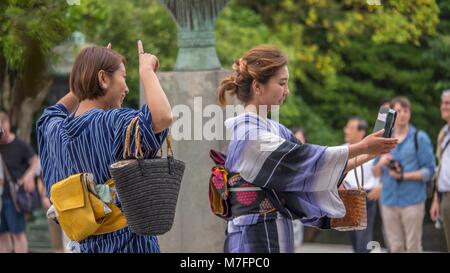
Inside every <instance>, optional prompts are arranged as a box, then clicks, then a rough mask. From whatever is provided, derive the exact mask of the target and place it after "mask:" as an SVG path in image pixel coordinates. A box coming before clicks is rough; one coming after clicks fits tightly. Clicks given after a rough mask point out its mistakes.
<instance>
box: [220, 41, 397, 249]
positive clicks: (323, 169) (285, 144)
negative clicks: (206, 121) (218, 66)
mask: <svg viewBox="0 0 450 273" xmlns="http://www.w3.org/2000/svg"><path fill="white" fill-rule="evenodd" d="M287 62H288V61H287V57H286V56H285V55H284V54H283V53H282V52H280V51H279V50H278V49H277V48H275V47H272V46H258V47H256V48H253V49H251V50H250V51H248V52H247V53H245V55H244V56H243V57H242V58H241V59H239V60H237V61H236V62H235V63H234V64H233V72H232V74H231V75H230V76H229V77H227V78H225V79H224V80H223V81H222V82H221V84H220V88H219V100H220V103H221V104H222V105H223V106H225V105H226V104H227V100H226V95H227V93H228V94H229V95H235V96H236V97H237V98H238V99H239V100H240V101H241V102H242V103H243V104H244V106H245V112H244V113H243V114H241V115H239V116H237V117H234V118H231V119H228V120H226V121H225V126H226V127H227V128H228V129H229V130H231V132H232V134H231V135H232V139H231V141H230V144H229V146H228V155H227V159H226V163H225V168H226V169H227V171H228V174H229V175H228V177H229V179H228V181H227V183H228V186H229V188H230V193H231V194H230V204H231V215H232V218H231V220H229V221H228V227H227V236H226V241H225V248H224V250H225V252H247V253H248V252H269V253H270V252H272V253H275V252H293V251H294V239H293V229H292V219H300V220H301V221H302V222H303V224H305V225H310V226H315V227H318V228H322V229H327V228H330V218H340V217H343V216H344V215H345V207H344V205H343V203H342V201H341V199H340V198H339V195H338V184H339V183H340V182H341V181H342V178H343V177H344V175H345V174H346V173H347V172H348V171H349V170H351V169H353V168H354V167H356V166H358V165H361V164H362V163H364V162H367V161H368V160H370V159H372V158H374V157H375V156H376V155H379V154H383V153H387V152H389V151H390V150H391V149H393V148H394V147H395V145H396V144H397V140H396V139H388V138H382V137H381V136H382V134H383V131H379V132H376V133H374V134H372V135H369V136H367V137H366V138H365V139H363V140H362V141H361V142H359V143H357V144H354V145H350V146H338V147H325V146H318V145H312V144H302V143H301V142H299V141H298V140H297V139H296V138H295V137H294V135H293V134H292V132H291V131H290V130H289V129H287V128H286V127H284V126H283V125H282V124H280V123H278V122H276V121H274V120H271V119H269V118H268V116H267V115H268V113H270V111H271V110H272V109H273V107H274V106H280V105H281V104H283V101H284V100H285V98H286V96H287V95H288V94H289V89H288V80H289V70H288V66H287Z"/></svg>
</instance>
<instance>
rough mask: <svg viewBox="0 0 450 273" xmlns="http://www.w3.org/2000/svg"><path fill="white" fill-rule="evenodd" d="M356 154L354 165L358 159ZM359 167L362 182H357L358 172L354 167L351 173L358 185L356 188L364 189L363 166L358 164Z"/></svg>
mask: <svg viewBox="0 0 450 273" xmlns="http://www.w3.org/2000/svg"><path fill="white" fill-rule="evenodd" d="M357 158H358V156H355V165H357V163H358V160H357ZM359 167H360V169H361V181H362V184H359V179H358V172H357V171H356V169H357V168H358V167H356V168H354V169H353V173H354V174H355V179H356V185H357V186H358V190H364V168H363V164H361V166H359Z"/></svg>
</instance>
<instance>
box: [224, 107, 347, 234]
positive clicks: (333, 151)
mask: <svg viewBox="0 0 450 273" xmlns="http://www.w3.org/2000/svg"><path fill="white" fill-rule="evenodd" d="M225 126H226V127H227V128H228V129H230V130H231V131H232V132H231V135H232V139H231V141H230V144H229V146H228V154H227V161H226V163H225V167H226V168H227V170H228V171H229V172H230V173H239V174H240V175H241V177H242V178H243V179H244V180H245V181H247V182H249V183H252V184H254V185H256V186H259V187H262V188H264V189H265V191H266V192H267V193H268V196H269V197H270V198H271V202H272V203H273V204H274V206H275V207H277V209H278V210H279V212H280V213H281V214H282V215H283V216H284V217H286V218H288V219H297V218H300V220H301V221H302V222H303V223H304V224H306V225H311V226H316V227H319V228H329V218H331V217H333V218H335V217H336V218H339V217H343V216H344V215H345V207H344V204H343V203H342V200H341V199H340V198H339V194H338V183H339V182H340V181H342V179H343V177H344V170H345V167H346V164H347V158H348V147H347V146H339V147H324V146H318V145H310V144H302V143H300V142H299V141H298V140H296V138H295V137H294V135H293V134H292V132H291V131H290V130H289V129H287V128H286V127H284V126H283V125H281V124H279V123H278V122H276V121H273V120H270V119H263V118H261V117H259V116H258V115H256V114H254V113H244V114H241V115H239V116H237V117H235V118H231V119H228V120H226V121H225ZM256 225H258V224H256ZM278 233H283V234H286V233H288V231H286V230H280V229H278ZM245 236H250V235H248V233H247V235H245ZM284 237H286V236H284ZM287 237H289V236H287Z"/></svg>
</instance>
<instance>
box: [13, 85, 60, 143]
mask: <svg viewBox="0 0 450 273" xmlns="http://www.w3.org/2000/svg"><path fill="white" fill-rule="evenodd" d="M52 83H53V80H47V82H46V83H45V84H44V86H43V87H42V88H41V89H40V90H39V91H38V92H37V93H36V95H35V97H33V98H30V97H28V98H25V99H24V100H22V101H21V102H20V104H19V105H17V109H18V113H17V117H19V119H18V120H16V124H15V125H16V128H17V135H18V136H19V137H20V138H21V139H22V140H24V141H26V142H27V143H30V142H31V132H32V130H35V127H34V126H33V117H34V114H35V113H36V111H38V110H39V109H40V108H41V106H42V103H43V102H44V99H45V98H46V97H47V94H48V92H49V91H50V87H51V85H52Z"/></svg>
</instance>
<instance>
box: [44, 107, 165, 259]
mask: <svg viewBox="0 0 450 273" xmlns="http://www.w3.org/2000/svg"><path fill="white" fill-rule="evenodd" d="M136 116H138V117H139V119H138V122H139V126H140V137H141V146H142V150H143V152H144V156H145V158H154V157H155V156H156V154H157V152H158V150H159V148H160V146H161V144H162V143H163V141H164V139H165V137H166V135H167V132H168V129H166V130H164V131H163V132H161V133H158V134H155V133H154V132H153V130H152V117H151V113H150V111H149V109H148V106H147V105H144V106H143V107H142V108H141V110H140V111H137V110H133V109H127V108H117V109H113V110H108V111H105V110H102V109H92V110H90V111H88V112H86V113H84V114H82V115H80V116H78V117H74V113H69V111H68V110H67V108H66V107H65V106H64V105H62V104H56V105H54V106H50V107H48V108H46V109H45V110H44V113H43V114H42V116H41V117H40V119H39V120H38V123H37V138H38V146H39V157H40V160H41V165H42V176H43V180H44V183H45V187H46V191H47V194H49V193H50V188H51V186H52V185H53V184H54V183H56V182H58V181H60V180H62V179H64V178H66V177H68V176H70V175H72V174H76V173H81V172H88V173H92V174H93V175H94V177H95V181H96V183H98V184H101V183H104V182H105V181H107V180H108V179H110V178H111V175H110V173H109V170H108V167H109V165H111V164H112V163H114V162H116V161H118V160H121V159H122V154H123V151H124V143H125V133H126V129H127V127H128V125H129V124H130V121H131V120H132V119H133V118H134V117H136ZM134 134H135V132H134V130H132V135H131V145H130V147H131V155H132V156H134V155H135V152H136V151H135V143H134ZM119 198H120V197H119ZM116 203H117V205H118V206H119V207H121V206H120V203H119V201H118V200H116ZM79 247H80V249H79V250H80V251H81V252H88V253H90V252H102V253H103V252H133V253H149V252H150V253H152V252H160V250H159V245H158V240H157V238H156V237H155V236H141V235H138V234H135V233H133V232H132V231H131V230H130V229H129V228H128V227H125V228H123V229H120V230H117V231H114V232H111V233H108V234H102V235H96V236H90V237H88V238H86V239H85V240H83V241H81V242H79Z"/></svg>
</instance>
